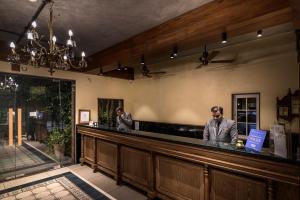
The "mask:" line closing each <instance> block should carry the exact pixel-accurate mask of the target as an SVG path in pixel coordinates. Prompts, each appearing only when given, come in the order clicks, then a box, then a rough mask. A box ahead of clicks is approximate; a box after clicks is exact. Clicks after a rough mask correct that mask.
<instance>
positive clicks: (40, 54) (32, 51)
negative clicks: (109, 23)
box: [8, 0, 87, 75]
mask: <svg viewBox="0 0 300 200" xmlns="http://www.w3.org/2000/svg"><path fill="white" fill-rule="evenodd" d="M47 3H48V4H50V6H49V13H50V18H49V22H48V29H49V41H48V44H47V45H43V44H45V42H44V43H42V42H43V41H45V39H44V36H43V35H40V34H39V33H38V30H37V23H36V21H33V22H32V23H31V27H30V28H29V30H28V32H27V43H26V45H25V46H24V47H23V48H21V51H20V53H18V52H17V50H16V45H15V43H14V42H11V43H10V48H11V53H10V55H9V56H8V61H9V62H10V63H14V64H20V63H21V62H20V61H21V60H24V61H25V62H26V64H28V65H31V66H34V67H40V66H45V67H48V68H50V69H49V72H50V74H51V75H52V74H53V73H54V72H55V69H59V70H70V69H71V68H73V69H82V68H86V67H87V62H86V60H85V53H84V52H81V58H78V57H76V56H75V49H76V42H75V40H74V39H73V32H72V30H69V31H68V35H69V38H68V39H67V40H66V43H65V44H58V43H57V38H56V36H55V35H54V33H53V4H54V2H53V0H47Z"/></svg>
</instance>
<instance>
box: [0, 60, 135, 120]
mask: <svg viewBox="0 0 300 200" xmlns="http://www.w3.org/2000/svg"><path fill="white" fill-rule="evenodd" d="M10 68H11V67H10V64H8V63H6V62H0V71H2V72H11V70H10ZM13 73H15V72H13ZM16 74H28V75H34V76H43V77H51V76H50V74H49V72H48V69H46V68H33V67H31V66H28V70H27V71H26V72H20V73H18V72H17V73H16ZM53 78H64V79H71V80H75V81H76V122H77V121H78V110H79V109H90V110H91V115H92V116H91V117H92V120H93V121H97V118H98V117H97V116H98V112H97V107H98V102H97V99H98V98H99V97H106V98H124V99H127V98H128V93H127V88H128V87H129V84H130V83H129V81H127V80H120V79H114V78H108V77H99V76H94V75H86V74H82V73H74V72H68V71H57V72H55V73H54V75H53Z"/></svg>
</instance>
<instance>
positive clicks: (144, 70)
mask: <svg viewBox="0 0 300 200" xmlns="http://www.w3.org/2000/svg"><path fill="white" fill-rule="evenodd" d="M141 65H142V74H143V76H145V77H148V78H152V75H163V74H166V73H167V72H166V71H157V72H150V70H149V68H148V67H147V65H146V62H145V57H144V55H142V57H141Z"/></svg>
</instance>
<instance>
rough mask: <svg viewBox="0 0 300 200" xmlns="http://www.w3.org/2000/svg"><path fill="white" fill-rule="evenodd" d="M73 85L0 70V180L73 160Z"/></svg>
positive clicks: (73, 83)
mask: <svg viewBox="0 0 300 200" xmlns="http://www.w3.org/2000/svg"><path fill="white" fill-rule="evenodd" d="M74 88H75V81H71V80H62V79H51V78H43V77H34V76H28V75H15V74H9V73H0V182H1V181H6V180H10V179H14V178H17V177H20V176H25V175H29V174H33V173H38V172H41V171H45V170H49V169H53V168H57V167H60V166H64V165H67V164H71V163H72V145H71V143H72V135H73V134H72V132H73V131H74V128H73V126H74V124H73V123H74V119H73V118H74V114H73V110H74V105H73V102H74V98H75V91H74Z"/></svg>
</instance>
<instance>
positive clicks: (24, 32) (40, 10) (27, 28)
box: [16, 0, 51, 44]
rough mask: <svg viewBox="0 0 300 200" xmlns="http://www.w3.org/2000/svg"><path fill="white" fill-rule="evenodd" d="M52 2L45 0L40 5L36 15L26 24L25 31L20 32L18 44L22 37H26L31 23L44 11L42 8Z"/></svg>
mask: <svg viewBox="0 0 300 200" xmlns="http://www.w3.org/2000/svg"><path fill="white" fill-rule="evenodd" d="M49 2H51V1H50V0H43V1H42V3H41V5H40V6H39V7H38V9H37V11H35V13H34V15H33V16H32V18H31V20H30V21H29V22H28V24H27V26H25V28H24V30H23V32H22V33H21V34H20V36H19V38H18V40H17V42H16V43H17V44H18V43H19V42H20V41H21V40H22V38H23V37H24V35H25V34H26V33H27V31H28V30H29V28H30V26H31V23H32V22H33V21H34V20H36V19H37V18H38V16H39V15H40V13H41V12H42V10H43V9H44V8H45V6H46V5H47V4H48V3H49Z"/></svg>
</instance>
